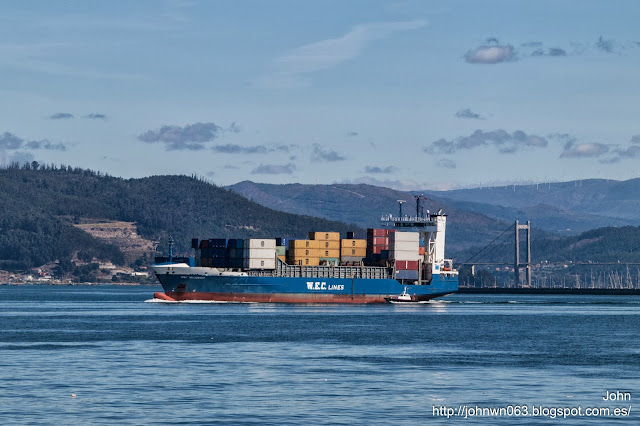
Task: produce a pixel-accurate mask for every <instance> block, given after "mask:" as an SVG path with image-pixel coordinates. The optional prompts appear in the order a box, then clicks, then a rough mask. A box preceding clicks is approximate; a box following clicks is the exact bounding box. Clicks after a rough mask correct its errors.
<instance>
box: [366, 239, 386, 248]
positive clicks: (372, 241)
mask: <svg viewBox="0 0 640 426" xmlns="http://www.w3.org/2000/svg"><path fill="white" fill-rule="evenodd" d="M367 245H370V246H388V245H389V237H371V238H367Z"/></svg>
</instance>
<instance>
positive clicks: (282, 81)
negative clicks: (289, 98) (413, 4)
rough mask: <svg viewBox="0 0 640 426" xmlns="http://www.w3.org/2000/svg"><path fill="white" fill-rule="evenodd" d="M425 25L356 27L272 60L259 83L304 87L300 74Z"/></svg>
mask: <svg viewBox="0 0 640 426" xmlns="http://www.w3.org/2000/svg"><path fill="white" fill-rule="evenodd" d="M426 25H427V21H424V20H413V21H401V22H379V23H372V24H362V25H356V26H355V27H353V28H352V29H351V31H349V32H348V33H346V34H345V35H343V36H341V37H337V38H331V39H327V40H321V41H317V42H314V43H309V44H306V45H304V46H300V47H297V48H295V49H292V50H290V51H288V52H286V53H284V54H283V55H281V56H280V57H279V58H277V59H276V60H275V63H274V65H275V70H274V71H273V72H272V73H271V74H270V75H268V76H266V77H263V78H262V79H260V80H259V83H260V84H261V85H265V86H269V87H273V86H276V87H295V86H300V85H304V84H307V81H306V80H305V79H304V78H303V76H304V75H307V74H310V73H314V72H317V71H321V70H326V69H329V68H333V67H336V66H338V65H339V64H341V63H343V62H346V61H348V60H350V59H353V58H355V57H356V56H358V55H360V54H361V53H362V51H363V50H364V49H365V48H366V47H367V45H368V44H370V43H371V42H372V41H375V40H380V39H385V38H388V37H390V36H391V35H393V33H396V32H399V31H408V30H415V29H419V28H422V27H424V26H426Z"/></svg>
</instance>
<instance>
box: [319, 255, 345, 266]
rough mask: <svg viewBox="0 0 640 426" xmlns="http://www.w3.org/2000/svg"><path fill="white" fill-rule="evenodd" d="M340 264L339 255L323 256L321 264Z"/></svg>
mask: <svg viewBox="0 0 640 426" xmlns="http://www.w3.org/2000/svg"><path fill="white" fill-rule="evenodd" d="M339 264H340V259H338V258H337V257H321V258H320V265H330V266H338V265H339Z"/></svg>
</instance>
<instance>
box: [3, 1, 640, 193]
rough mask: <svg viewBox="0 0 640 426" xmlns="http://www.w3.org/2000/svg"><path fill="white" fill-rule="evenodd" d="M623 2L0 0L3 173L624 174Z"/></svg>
mask: <svg viewBox="0 0 640 426" xmlns="http://www.w3.org/2000/svg"><path fill="white" fill-rule="evenodd" d="M638 16H640V3H639V2H637V1H615V2H606V1H560V2H558V1H541V0H536V1H517V2H514V1H482V2H478V1H410V0H409V1H395V2H394V1H384V2H383V1H380V2H375V1H317V2H300V1H273V0H271V1H165V2H160V1H135V2H86V1H65V2H50V1H27V2H17V1H15V2H2V3H1V4H0V35H1V37H0V77H1V78H0V163H3V164H8V163H10V162H13V161H18V162H24V161H33V160H36V161H39V162H41V163H54V164H67V165H72V166H77V167H83V168H90V169H94V170H100V171H102V172H106V173H109V174H111V175H114V176H122V177H142V176H150V175H157V174H187V175H191V174H197V175H199V176H203V177H206V178H207V179H209V180H211V181H212V182H214V183H216V184H219V185H228V184H232V183H235V182H239V181H242V180H253V181H256V182H267V183H293V182H299V183H323V184H324V183H335V182H342V183H360V182H364V183H372V184H377V185H382V186H390V187H394V188H399V189H447V188H458V187H469V186H478V185H494V184H502V183H507V184H511V183H528V182H544V181H566V180H574V179H585V178H607V179H620V180H621V179H630V178H635V177H638V169H639V168H638V164H639V162H640V120H639V116H640V105H639V100H640V84H639V83H638V79H639V78H638V75H639V73H638V71H639V70H640V31H639V30H638V29H637V27H638V25H637V17H638Z"/></svg>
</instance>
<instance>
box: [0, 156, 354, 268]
mask: <svg viewBox="0 0 640 426" xmlns="http://www.w3.org/2000/svg"><path fill="white" fill-rule="evenodd" d="M86 219H101V220H116V221H126V222H135V223H136V224H137V229H138V233H139V234H140V235H141V236H143V237H145V238H147V239H150V240H153V241H157V242H158V243H159V245H160V247H166V245H167V240H168V236H169V235H171V236H172V237H173V240H174V241H175V245H174V247H175V253H176V254H188V253H189V252H190V246H191V238H194V237H198V238H231V237H236V238H254V237H255V238H260V237H271V238H274V237H293V238H306V235H307V231H310V230H333V231H339V232H341V233H343V234H344V233H345V232H346V231H347V230H355V231H356V232H359V233H360V234H363V231H362V230H360V229H359V228H357V227H356V226H349V225H347V224H344V223H340V222H335V221H329V220H326V219H320V218H315V217H311V216H301V215H295V214H288V213H282V212H279V211H275V210H271V209H268V208H265V207H263V206H261V205H259V204H256V203H254V202H251V201H249V200H247V199H246V198H244V197H242V196H240V195H238V194H236V193H234V192H231V191H229V190H226V189H223V188H220V187H217V186H215V185H213V184H211V183H209V182H206V181H204V180H202V179H198V178H195V177H188V176H153V177H148V178H142V179H122V178H117V177H111V176H106V175H103V174H101V173H99V172H93V171H90V170H82V169H78V168H75V169H72V168H70V167H64V166H61V167H52V166H39V165H37V164H33V165H31V164H29V165H25V166H22V167H17V166H16V165H13V166H11V167H8V168H5V169H0V269H9V270H20V269H26V268H30V267H35V266H39V265H42V264H44V263H47V262H52V261H55V260H60V261H68V260H70V259H71V258H72V256H74V255H76V256H78V258H80V259H87V260H91V259H92V258H97V259H99V260H105V261H106V260H110V261H112V262H113V263H115V264H122V263H123V262H124V256H123V254H122V252H121V251H120V249H119V248H118V247H117V246H115V245H113V244H107V243H104V242H101V241H100V240H97V239H96V238H94V237H92V236H91V235H89V234H87V233H85V232H84V231H82V230H80V229H78V228H76V227H74V226H73V224H74V222H75V223H80V222H82V221H85V220H86Z"/></svg>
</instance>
